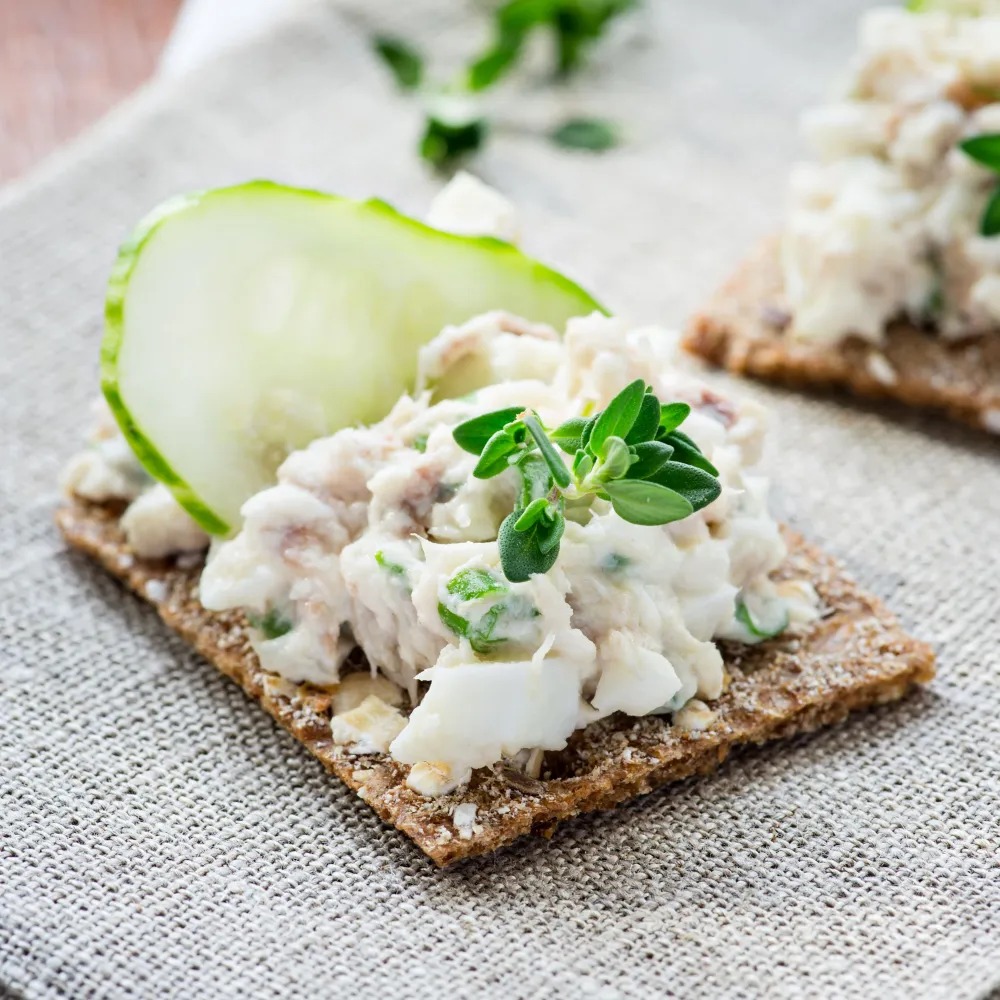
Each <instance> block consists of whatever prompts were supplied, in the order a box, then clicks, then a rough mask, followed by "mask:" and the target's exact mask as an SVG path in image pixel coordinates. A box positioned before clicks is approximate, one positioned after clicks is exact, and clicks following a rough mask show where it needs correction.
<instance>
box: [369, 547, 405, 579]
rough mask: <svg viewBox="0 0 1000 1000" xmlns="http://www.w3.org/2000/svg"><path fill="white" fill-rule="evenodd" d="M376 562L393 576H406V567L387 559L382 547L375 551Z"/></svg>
mask: <svg viewBox="0 0 1000 1000" xmlns="http://www.w3.org/2000/svg"><path fill="white" fill-rule="evenodd" d="M375 562H377V563H378V565H379V567H380V568H381V569H384V570H385V571H386V572H387V573H391V574H392V575H393V576H406V567H405V566H401V565H400V564H399V563H394V562H390V561H389V560H388V559H386V557H385V555H384V554H383V553H382V550H381V549H379V550H378V552H376V553H375Z"/></svg>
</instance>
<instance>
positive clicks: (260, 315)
mask: <svg viewBox="0 0 1000 1000" xmlns="http://www.w3.org/2000/svg"><path fill="white" fill-rule="evenodd" d="M491 309H506V310H509V311H510V312H512V313H516V314H518V315H522V316H525V317H527V318H529V319H531V320H534V321H539V322H547V323H550V324H551V325H553V326H556V327H557V328H561V327H562V326H563V324H564V323H565V322H566V320H568V319H570V318H571V317H573V316H578V315H582V314H587V313H590V312H593V311H595V310H597V311H602V312H603V311H604V310H603V309H602V307H601V306H600V304H599V303H598V302H596V301H595V300H594V299H593V298H592V297H591V296H590V295H589V294H588V293H587V292H585V291H584V290H583V289H582V288H580V287H579V286H578V285H576V284H574V283H573V282H572V281H571V280H570V279H569V278H567V277H565V276H564V275H561V274H559V273H558V272H557V271H554V270H552V269H551V268H548V267H546V266H545V265H543V264H540V263H539V262H537V261H535V260H532V259H531V258H529V257H527V256H525V255H524V254H523V253H522V252H521V251H520V250H518V249H517V248H516V247H514V246H512V245H511V244H509V243H506V242H504V241H503V240H499V239H494V238H492V237H469V236H456V235H453V234H451V233H445V232H442V231H440V230H436V229H432V228H431V227H429V226H426V225H424V224H423V223H421V222H418V221H416V220H415V219H411V218H408V217H407V216H404V215H402V214H400V213H399V212H397V211H396V210H395V209H394V208H392V206H390V205H388V204H386V203H385V202H383V201H379V200H369V201H353V200H351V199H348V198H342V197H338V196H336V195H329V194H323V193H322V192H318V191H310V190H304V189H299V188H290V187H285V186H283V185H280V184H275V183H272V182H270V181H253V182H250V183H248V184H242V185H238V186H236V187H229V188H218V189H215V190H210V191H204V192H199V193H195V194H190V195H183V196H180V197H178V198H173V199H171V200H169V201H167V202H165V203H164V204H163V205H161V206H159V207H158V208H156V209H154V210H153V212H151V213H150V214H149V215H148V216H147V217H146V218H145V219H144V220H143V221H142V222H141V223H140V224H139V226H138V228H137V229H136V230H135V232H134V233H133V234H132V236H131V237H130V238H129V240H128V241H127V242H126V243H125V244H124V245H123V246H122V247H121V249H120V251H119V254H118V259H117V261H116V263H115V265H114V268H113V270H112V273H111V278H110V281H109V284H108V292H107V300H106V304H105V333H104V340H103V343H102V345H101V387H102V390H103V392H104V395H105V398H106V399H107V401H108V404H109V405H110V407H111V410H112V412H113V413H114V415H115V418H116V419H117V421H118V423H119V426H120V427H121V429H122V432H123V433H124V434H125V437H126V438H127V440H128V441H129V444H130V445H131V447H132V449H133V450H134V452H135V454H136V456H137V458H138V459H139V461H140V462H141V463H142V464H143V465H144V466H145V468H146V469H147V471H148V472H149V473H150V474H151V475H152V476H154V477H155V478H156V479H158V480H160V481H161V482H163V483H164V484H166V485H167V486H168V487H169V488H170V490H171V491H172V493H173V495H174V496H175V497H176V499H177V500H178V502H179V503H180V504H181V505H182V506H183V507H184V508H185V509H186V510H187V511H188V512H189V513H190V514H191V516H192V517H193V518H194V519H195V520H196V521H197V522H198V523H199V524H200V525H201V526H202V527H203V528H205V530H206V531H209V532H211V533H212V534H216V535H226V534H230V533H231V532H232V531H233V530H235V529H236V528H238V526H239V523H240V515H239V511H240V507H241V506H242V505H243V503H244V501H245V500H247V499H248V498H249V497H250V496H252V495H253V494H254V493H256V492H257V491H258V490H260V489H262V488H264V487H266V486H267V485H269V484H270V483H271V482H273V476H274V471H275V469H276V468H277V466H278V464H280V462H281V461H282V459H283V458H284V457H285V455H286V454H287V453H288V452H289V451H291V450H293V449H295V448H301V447H304V446H305V445H306V444H308V443H309V442H310V441H312V440H314V439H315V438H317V437H321V436H324V435H328V434H332V433H333V432H334V431H336V430H338V429H339V428H341V427H345V426H350V425H355V424H364V423H370V422H373V421H375V420H378V419H380V418H381V417H383V416H384V415H385V414H386V413H387V412H388V410H389V408H390V407H391V406H392V404H393V403H394V402H395V401H396V399H397V398H398V397H399V395H400V394H402V393H403V392H405V391H407V390H410V389H412V386H413V380H414V377H415V374H416V362H417V350H418V348H419V347H420V346H421V345H422V344H424V343H426V342H427V341H429V340H430V339H431V338H432V337H434V336H435V335H436V334H437V333H439V332H440V330H441V329H442V328H443V327H444V326H447V325H449V324H458V323H462V322H464V321H466V320H467V319H470V318H471V317H472V316H474V315H476V314H478V313H482V312H487V311H489V310H491Z"/></svg>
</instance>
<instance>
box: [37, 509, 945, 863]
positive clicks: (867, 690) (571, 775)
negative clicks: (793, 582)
mask: <svg viewBox="0 0 1000 1000" xmlns="http://www.w3.org/2000/svg"><path fill="white" fill-rule="evenodd" d="M119 513H120V508H119V509H116V508H115V507H114V506H103V505H98V504H89V503H85V502H83V501H79V500H74V501H72V502H71V503H70V504H68V505H66V506H63V507H61V508H60V509H59V510H58V511H57V512H56V522H57V524H58V526H59V529H60V530H61V532H62V534H63V535H64V537H65V538H66V540H67V541H68V542H69V544H70V545H71V546H72V547H73V548H75V549H78V550H80V551H82V552H84V553H85V554H87V555H88V556H90V557H92V558H94V559H96V560H97V561H98V562H99V563H101V564H102V565H103V566H104V567H105V568H106V569H107V570H108V571H110V573H111V574H112V575H114V576H115V577H117V578H118V580H120V581H121V582H123V583H124V584H125V585H126V586H127V587H128V588H129V589H130V590H131V591H133V592H134V593H135V594H137V595H138V596H139V597H142V598H143V599H145V600H146V601H148V602H149V603H151V604H152V605H153V606H154V607H155V608H156V610H157V611H158V612H159V614H160V617H161V618H162V619H163V621H164V622H166V624H167V625H169V626H170V627H171V628H172V629H174V630H175V631H176V632H178V633H179V634H180V635H181V636H182V637H183V638H184V639H185V640H187V641H188V642H189V643H190V644H191V645H192V646H194V648H195V649H196V650H197V651H198V652H199V653H200V654H201V655H203V656H204V657H205V658H206V659H208V660H209V661H210V662H211V663H212V664H214V665H215V666H216V667H217V668H218V669H219V670H220V671H221V672H222V673H223V674H225V675H226V676H227V677H230V678H231V679H232V680H234V681H236V683H237V684H239V685H240V687H241V688H242V689H243V690H244V692H245V693H246V694H247V695H248V696H249V697H250V698H252V699H254V700H255V701H257V702H259V703H260V704H261V706H262V707H263V708H264V710H265V711H266V712H268V714H269V715H271V716H272V718H274V719H275V720H276V721H277V722H278V723H280V724H281V725H282V726H284V727H285V729H287V730H288V731H289V732H290V733H291V734H292V736H294V737H295V739H297V740H298V741H299V742H301V743H302V744H303V745H304V746H305V747H306V748H307V749H308V750H309V751H310V752H311V753H312V754H313V755H314V756H316V757H317V758H318V759H319V760H320V761H321V762H322V763H323V765H324V766H325V767H326V768H327V769H328V770H329V771H331V772H332V773H333V774H335V775H336V776H337V777H338V778H340V780H341V781H343V782H344V784H346V785H347V786H348V787H350V788H351V789H353V790H354V791H355V792H356V793H357V794H358V795H359V797H360V798H362V799H363V800H364V801H365V802H366V803H367V804H368V805H369V806H371V807H372V808H373V809H374V810H375V812H376V813H377V814H378V815H379V816H380V817H381V818H382V819H383V820H384V821H385V822H387V823H390V824H392V825H393V826H395V827H396V828H397V829H399V830H400V831H401V832H403V833H405V834H406V835H407V836H408V837H410V838H411V839H412V840H413V841H414V843H416V845H417V846H418V847H419V848H420V849H421V850H422V851H423V852H424V853H425V854H427V855H428V857H430V858H431V860H433V861H434V862H435V864H437V865H438V866H439V867H444V866H446V865H449V864H452V863H453V862H456V861H459V860H462V859H464V858H469V857H473V856H476V855H481V854H488V853H490V852H492V851H495V850H497V849H498V848H500V847H502V846H504V845H506V844H509V843H511V842H512V841H514V840H515V839H517V838H518V837H521V836H523V835H525V834H528V833H536V834H541V835H542V836H546V837H550V836H551V835H552V833H553V832H554V830H555V828H556V826H557V824H558V823H559V822H561V821H563V820H567V819H570V818H572V817H574V816H577V815H579V814H580V813H583V812H588V811H591V810H595V809H610V808H612V807H614V806H615V805H617V804H619V803H620V802H623V801H625V800H627V799H631V798H634V797H635V796H638V795H644V794H646V793H647V792H650V791H652V790H653V789H655V788H657V787H658V786H660V785H663V784H666V783H667V782H671V781H677V780H679V779H682V778H686V777H689V776H691V775H695V774H707V773H709V772H711V771H713V770H714V769H715V768H716V767H718V766H719V764H721V763H722V761H724V760H725V758H726V756H727V755H728V753H729V751H730V749H731V748H732V747H734V746H737V745H740V744H747V743H765V742H768V741H770V740H775V739H783V738H786V737H790V736H793V735H796V734H798V733H804V732H810V731H812V730H815V729H818V728H820V727H822V726H825V725H829V724H832V723H835V722H839V721H841V720H843V719H844V718H845V717H846V716H847V715H848V713H849V712H852V711H855V710H857V709H861V708H865V707H868V706H871V705H875V704H882V703H885V702H889V701H894V700H896V699H898V698H901V697H903V696H904V695H905V694H906V693H907V692H908V691H909V690H910V689H911V688H913V687H914V686H915V685H917V684H922V683H926V682H928V681H929V680H930V679H931V678H932V677H933V676H934V654H933V652H932V650H931V649H930V647H929V646H928V645H926V644H925V643H923V642H920V641H919V640H916V639H913V638H911V637H909V636H907V635H906V634H905V633H904V632H903V631H902V630H901V629H900V628H899V626H898V624H897V622H896V619H895V618H894V617H893V616H892V615H891V614H890V613H889V612H888V611H887V610H886V609H885V608H884V606H883V605H882V604H881V602H880V601H878V600H877V599H876V598H873V597H871V596H869V595H866V594H864V593H863V592H861V591H859V590H858V588H857V587H856V585H855V584H854V583H853V581H852V580H851V579H850V578H849V577H848V576H846V574H845V573H844V571H843V570H842V568H841V567H840V566H839V565H838V564H837V563H836V562H835V561H834V560H832V559H831V558H829V557H828V556H826V555H825V554H823V553H822V552H821V551H820V550H819V549H817V548H815V547H813V546H811V545H809V544H808V543H806V542H805V541H804V540H803V539H802V538H801V536H799V535H797V534H796V533H794V532H792V531H790V530H788V529H784V532H785V539H786V542H787V543H788V546H789V558H788V560H787V561H786V563H785V564H784V566H782V567H781V569H780V570H779V571H778V573H777V574H776V576H777V577H782V578H801V577H808V578H809V579H811V580H812V582H813V584H814V585H815V586H816V588H817V590H818V591H819V592H820V595H821V597H822V598H823V601H824V603H825V605H826V607H827V610H828V613H827V614H826V615H825V616H824V618H822V619H821V620H820V621H818V622H816V623H815V624H814V625H813V626H811V627H810V628H809V630H808V631H807V632H806V633H805V634H803V635H801V636H797V637H785V638H782V639H780V640H774V641H771V642H767V643H763V644H761V645H759V646H740V645H737V644H723V653H724V657H725V660H726V666H727V670H728V672H729V675H730V679H731V682H730V684H729V688H728V690H727V691H726V692H725V693H724V694H723V696H722V697H721V698H720V699H719V700H718V701H716V702H715V703H713V705H712V706H711V707H712V708H713V709H715V710H716V711H717V715H718V717H717V719H716V720H715V722H714V723H713V724H712V725H711V726H710V727H709V728H708V729H705V730H704V731H701V732H683V731H681V730H680V729H679V728H678V727H676V726H670V725H669V724H668V723H667V722H666V721H665V720H664V719H662V718H660V717H657V716H647V717H645V718H642V719H633V718H629V717H626V716H622V715H616V716H612V717H611V718H610V719H606V720H602V721H601V722H598V723H594V724H592V725H590V726H588V727H587V728H586V729H583V730H579V731H578V732H576V733H575V734H574V735H573V737H572V738H571V739H570V742H569V745H568V747H567V749H566V750H563V751H559V752H558V753H551V752H550V753H549V754H547V755H546V760H545V769H546V771H551V772H554V773H555V775H556V777H554V778H553V779H551V780H542V781H534V780H532V779H529V778H526V777H524V776H522V775H518V774H516V773H511V772H509V771H505V770H504V769H502V768H499V767H497V768H494V769H492V770H491V769H481V770H479V771H477V772H475V774H474V775H473V779H472V782H471V783H470V784H469V785H468V786H467V787H466V788H465V789H464V790H460V791H458V792H455V793H452V794H450V795H447V796H442V797H439V798H433V799H428V798H424V797H423V796H420V795H418V794H417V793H415V792H413V791H411V790H410V789H408V788H407V787H406V784H405V782H406V775H407V773H408V770H409V768H408V767H407V766H405V765H401V764H397V763H396V762H394V761H392V760H391V759H388V758H386V757H383V756H379V755H359V756H351V755H350V754H349V753H348V752H347V751H346V750H345V749H344V748H342V747H338V746H337V745H336V744H334V742H333V740H332V739H331V737H330V726H329V717H328V712H329V706H330V694H329V693H328V692H324V691H323V690H321V689H318V688H313V687H310V686H309V685H302V686H299V687H297V688H296V687H293V686H291V685H287V684H284V683H282V682H277V683H276V682H275V679H274V678H273V677H271V676H270V675H267V674H265V672H264V671H263V670H261V668H260V665H259V663H258V661H257V657H256V655H255V654H254V652H253V650H252V649H251V647H250V645H249V641H248V637H247V634H246V631H245V629H246V621H245V619H244V618H243V616H242V614H240V613H238V612H227V613H223V614H217V613H213V612H209V611H206V610H205V609H204V608H202V606H201V605H200V604H199V603H198V601H197V597H196V595H197V583H198V578H199V574H200V569H201V560H200V559H199V560H198V561H197V563H195V564H193V565H189V566H187V567H186V568H184V565H183V561H182V565H181V566H178V565H177V564H176V561H173V560H170V561H155V562H154V561H149V560H141V559H138V558H136V557H135V556H133V555H132V554H131V553H130V552H129V550H128V547H127V545H126V544H125V542H124V539H123V536H122V533H121V531H120V529H119V526H118V516H119ZM468 802H471V803H474V804H475V805H476V807H477V817H476V822H475V823H474V825H473V826H472V828H471V829H470V828H469V827H468V826H466V827H465V828H464V829H462V830H460V829H458V828H457V827H456V826H455V825H454V823H453V822H452V816H451V814H452V813H453V811H454V808H455V806H456V805H458V804H459V803H468Z"/></svg>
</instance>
